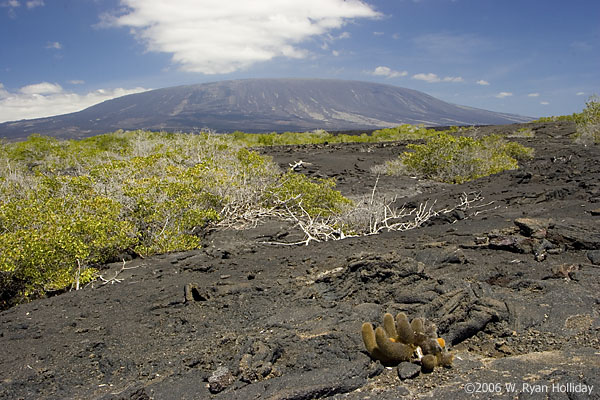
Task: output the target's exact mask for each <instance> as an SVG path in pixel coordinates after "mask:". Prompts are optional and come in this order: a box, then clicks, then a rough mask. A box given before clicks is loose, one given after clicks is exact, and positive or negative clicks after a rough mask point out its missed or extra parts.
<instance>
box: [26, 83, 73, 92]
mask: <svg viewBox="0 0 600 400" xmlns="http://www.w3.org/2000/svg"><path fill="white" fill-rule="evenodd" d="M62 91H63V88H62V87H61V86H60V85H59V84H58V83H50V82H42V83H35V84H33V85H27V86H23V87H22V88H21V89H19V92H20V93H22V94H31V95H36V94H38V95H45V94H56V93H61V92H62Z"/></svg>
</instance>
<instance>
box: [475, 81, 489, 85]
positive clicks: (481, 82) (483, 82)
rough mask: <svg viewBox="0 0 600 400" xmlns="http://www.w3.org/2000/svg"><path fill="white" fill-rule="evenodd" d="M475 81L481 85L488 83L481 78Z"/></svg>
mask: <svg viewBox="0 0 600 400" xmlns="http://www.w3.org/2000/svg"><path fill="white" fill-rule="evenodd" d="M476 83H477V84H478V85H481V86H488V85H489V84H490V83H489V82H488V81H484V80H483V79H480V80H478V81H477V82H476Z"/></svg>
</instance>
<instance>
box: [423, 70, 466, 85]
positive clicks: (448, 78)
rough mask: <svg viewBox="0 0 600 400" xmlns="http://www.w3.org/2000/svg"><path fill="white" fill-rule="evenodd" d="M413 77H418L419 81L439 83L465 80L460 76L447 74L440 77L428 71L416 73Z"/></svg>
mask: <svg viewBox="0 0 600 400" xmlns="http://www.w3.org/2000/svg"><path fill="white" fill-rule="evenodd" d="M412 78H413V79H417V80H419V81H425V82H427V83H438V82H464V79H463V78H462V77H460V76H446V77H444V78H440V77H439V76H437V75H436V74H433V73H431V72H430V73H428V74H423V73H421V74H415V75H413V76H412Z"/></svg>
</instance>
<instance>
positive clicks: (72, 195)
mask: <svg viewBox="0 0 600 400" xmlns="http://www.w3.org/2000/svg"><path fill="white" fill-rule="evenodd" d="M316 135H317V136H318V135H324V134H323V133H319V134H316ZM315 137H316V136H315ZM334 186H335V185H334V183H333V181H331V180H312V179H309V178H307V177H306V176H304V175H300V174H295V173H293V172H291V171H288V172H286V173H282V172H281V171H280V170H279V169H278V167H277V166H276V165H275V164H274V163H273V161H272V160H271V159H269V158H267V157H263V156H261V155H260V154H258V153H257V152H255V151H252V150H250V149H247V148H244V147H242V146H240V145H239V144H236V143H235V142H233V141H232V140H231V138H230V137H227V136H217V135H210V134H201V135H189V134H168V133H162V132H143V131H134V132H115V133H112V134H107V135H100V136H96V137H93V138H88V139H84V140H79V141H77V140H67V141H59V140H56V139H53V138H46V137H43V136H39V135H34V136H31V137H30V138H29V139H28V140H26V141H23V142H20V143H10V144H8V143H3V144H2V146H1V147H0V249H2V250H1V252H0V308H6V307H8V306H10V305H14V304H16V303H18V302H19V301H23V300H28V299H31V298H35V297H39V296H43V295H44V294H46V293H48V292H54V291H61V290H66V289H68V288H69V287H72V286H73V285H74V284H75V282H78V283H79V284H83V283H85V282H86V281H89V280H90V279H94V273H95V269H94V267H96V266H98V265H100V264H102V263H105V262H107V261H109V260H113V259H116V258H117V257H118V256H119V254H122V253H123V252H136V253H138V254H140V255H143V256H146V255H151V254H156V253H165V252H171V251H180V250H189V249H194V248H198V247H199V246H200V245H201V239H200V237H201V234H202V232H203V231H204V230H205V229H206V228H209V227H214V226H217V225H220V224H223V225H225V226H235V222H236V221H238V220H241V221H242V223H241V225H242V226H243V225H244V223H245V222H247V221H246V220H247V218H250V219H252V218H254V220H252V221H251V222H257V221H256V218H259V217H257V215H259V216H260V215H261V214H260V213H256V212H255V211H256V210H263V209H273V208H278V207H279V208H285V207H288V209H290V210H293V212H295V213H297V214H298V215H301V216H302V209H303V210H305V211H306V212H307V213H308V214H309V216H310V217H320V216H326V215H332V214H333V213H336V212H339V210H341V208H342V207H343V206H344V205H346V204H349V203H350V202H349V200H347V199H346V198H344V197H343V196H342V195H341V194H340V193H339V192H337V191H335V189H334ZM301 208H302V209H301Z"/></svg>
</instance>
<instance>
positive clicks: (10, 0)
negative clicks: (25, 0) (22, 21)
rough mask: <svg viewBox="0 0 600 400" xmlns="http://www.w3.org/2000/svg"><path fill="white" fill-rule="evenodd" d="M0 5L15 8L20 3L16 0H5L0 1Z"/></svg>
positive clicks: (19, 5)
mask: <svg viewBox="0 0 600 400" xmlns="http://www.w3.org/2000/svg"><path fill="white" fill-rule="evenodd" d="M0 6H2V7H10V8H17V7H21V3H19V2H18V1H17V0H7V1H4V2H2V3H0Z"/></svg>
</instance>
